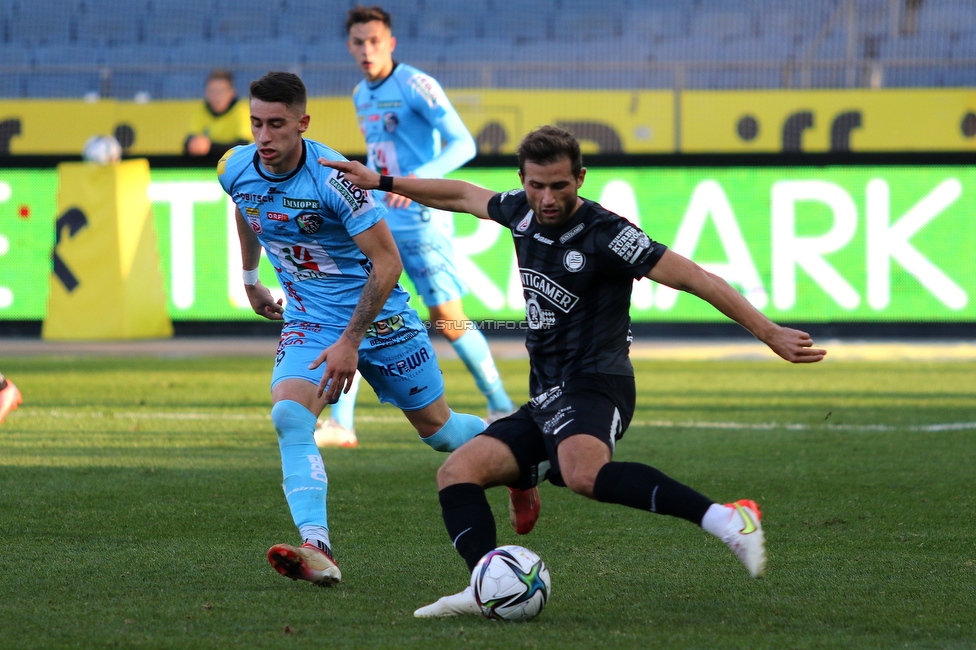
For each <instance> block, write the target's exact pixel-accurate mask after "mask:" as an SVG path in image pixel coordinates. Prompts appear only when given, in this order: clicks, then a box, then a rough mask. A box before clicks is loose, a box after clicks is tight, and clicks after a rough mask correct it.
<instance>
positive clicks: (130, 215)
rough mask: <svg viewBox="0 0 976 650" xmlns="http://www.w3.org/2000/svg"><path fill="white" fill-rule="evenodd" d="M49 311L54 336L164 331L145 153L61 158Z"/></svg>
mask: <svg viewBox="0 0 976 650" xmlns="http://www.w3.org/2000/svg"><path fill="white" fill-rule="evenodd" d="M58 177H59V181H60V189H59V191H58V213H59V216H58V218H57V220H56V225H55V228H56V232H57V235H56V243H55V246H54V251H53V253H52V261H53V270H52V273H51V279H50V293H49V296H48V308H47V318H46V319H45V321H44V324H43V326H42V329H41V337H42V338H44V339H53V340H91V339H135V338H165V337H170V336H172V335H173V325H172V323H171V322H170V319H169V316H168V315H167V313H166V296H165V294H164V292H163V280H162V275H161V274H160V259H159V250H158V248H157V246H156V230H155V228H154V227H153V221H152V212H151V211H150V204H149V196H148V189H149V164H148V162H147V161H146V160H145V159H137V160H129V161H126V162H122V163H117V164H114V165H97V164H95V163H64V164H61V165H59V166H58Z"/></svg>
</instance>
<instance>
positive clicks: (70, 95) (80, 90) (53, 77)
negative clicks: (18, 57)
mask: <svg viewBox="0 0 976 650" xmlns="http://www.w3.org/2000/svg"><path fill="white" fill-rule="evenodd" d="M100 81H101V80H100V78H99V75H98V73H84V74H81V73H77V72H53V73H43V72H34V73H32V74H30V75H27V77H26V83H25V90H26V93H25V94H26V96H27V97H52V98H61V99H81V98H82V97H84V96H85V95H87V94H88V93H99V92H100V90H101V83H100Z"/></svg>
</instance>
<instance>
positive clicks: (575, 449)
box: [556, 434, 610, 498]
mask: <svg viewBox="0 0 976 650" xmlns="http://www.w3.org/2000/svg"><path fill="white" fill-rule="evenodd" d="M556 455H557V456H558V458H559V468H560V474H561V476H562V479H563V482H564V483H565V484H566V487H568V488H569V489H570V490H572V491H573V492H576V493H577V494H582V495H583V496H586V497H590V498H593V485H594V484H595V483H596V476H597V474H599V473H600V470H601V469H603V466H604V465H606V464H607V463H609V462H610V448H609V447H608V446H607V445H606V443H605V441H604V440H602V439H601V438H600V437H597V436H592V435H586V434H577V435H574V436H570V437H568V438H566V439H565V440H563V441H562V442H560V443H559V446H558V447H557V448H556Z"/></svg>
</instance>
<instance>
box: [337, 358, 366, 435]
mask: <svg viewBox="0 0 976 650" xmlns="http://www.w3.org/2000/svg"><path fill="white" fill-rule="evenodd" d="M362 378H363V376H362V375H361V374H359V371H358V370H357V371H356V374H355V376H354V377H353V378H352V388H350V389H349V392H348V393H341V394H340V395H339V401H338V402H336V403H335V404H333V405H332V410H331V411H330V412H329V417H331V418H332V419H333V420H335V421H336V423H337V424H338V425H339V426H340V427H345V428H346V429H353V428H354V427H353V416H354V415H355V414H356V413H355V412H356V394H357V393H359V380H360V379H362Z"/></svg>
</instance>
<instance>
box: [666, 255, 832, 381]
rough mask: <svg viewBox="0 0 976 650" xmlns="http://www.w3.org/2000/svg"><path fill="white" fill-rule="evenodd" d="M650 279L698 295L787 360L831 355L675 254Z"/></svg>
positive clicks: (807, 361) (813, 358)
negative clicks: (770, 318)
mask: <svg viewBox="0 0 976 650" xmlns="http://www.w3.org/2000/svg"><path fill="white" fill-rule="evenodd" d="M647 277H648V278H650V279H651V280H654V281H655V282H659V283H661V284H664V285H667V286H669V287H671V288H672V289H678V290H681V291H686V292H688V293H691V294H694V295H696V296H698V297H699V298H701V299H702V300H704V301H706V302H708V303H709V304H711V305H712V306H713V307H715V308H716V309H718V310H719V311H720V312H722V313H723V314H725V315H726V316H728V317H729V318H731V319H732V320H734V321H735V322H737V323H739V324H740V325H742V326H743V327H745V328H746V329H747V330H749V331H750V332H752V334H753V335H754V336H755V337H756V338H757V339H759V340H760V341H762V342H763V343H765V344H766V345H768V346H769V348H770V349H771V350H772V351H773V352H775V353H776V354H778V355H779V356H781V357H782V358H784V359H786V360H787V361H790V362H792V363H814V362H816V361H820V360H821V359H823V358H824V355H826V354H827V351H826V350H821V349H817V348H814V347H813V339H811V338H810V335H809V334H807V333H806V332H801V331H800V330H795V329H791V328H789V327H782V326H780V325H777V324H776V323H774V322H773V321H771V320H769V319H768V318H766V316H764V315H763V314H762V312H760V311H759V310H758V309H756V308H755V307H753V306H752V304H750V303H749V301H748V300H746V299H745V297H744V296H743V295H742V294H741V293H739V292H738V291H736V290H735V289H733V288H732V287H731V286H730V285H729V283H728V282H726V281H725V280H723V279H722V278H720V277H718V276H717V275H715V274H714V273H709V272H708V271H706V270H705V269H703V268H702V267H700V266H698V265H697V264H695V263H694V262H692V261H691V260H689V259H687V258H685V257H682V256H681V255H678V254H677V253H675V252H673V251H670V250H669V251H665V253H664V255H663V256H662V257H661V259H660V260H659V261H658V263H657V264H655V265H654V268H652V269H651V271H650V272H649V273H648V274H647Z"/></svg>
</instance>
